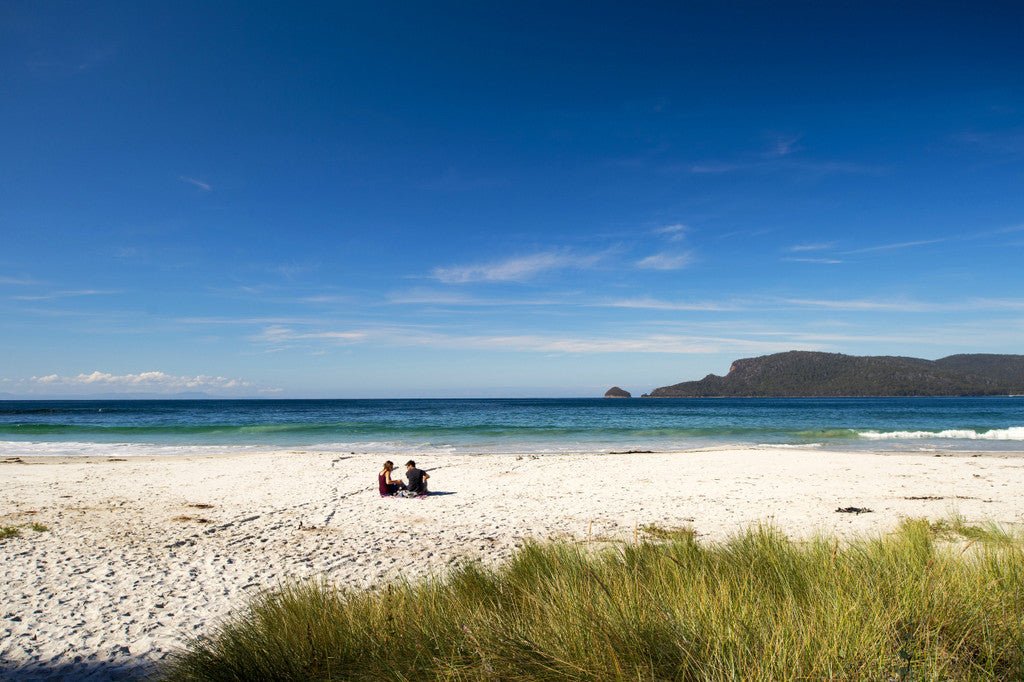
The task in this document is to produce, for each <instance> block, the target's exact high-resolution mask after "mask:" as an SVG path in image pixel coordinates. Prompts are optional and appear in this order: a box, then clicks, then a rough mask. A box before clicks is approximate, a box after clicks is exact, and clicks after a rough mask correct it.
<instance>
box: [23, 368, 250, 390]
mask: <svg viewBox="0 0 1024 682" xmlns="http://www.w3.org/2000/svg"><path fill="white" fill-rule="evenodd" d="M24 383H27V384H28V385H30V386H34V387H43V388H49V389H81V388H96V387H102V388H108V389H122V390H123V389H134V390H146V391H153V392H157V393H171V392H176V391H183V390H188V391H208V390H213V391H232V390H238V389H256V388H258V387H257V385H256V384H254V383H252V382H250V381H245V380H243V379H233V378H229V377H223V376H210V375H205V374H199V375H196V376H178V375H174V374H168V373H166V372H161V371H157V370H154V371H148V372H139V373H138V374H112V373H110V372H100V371H94V372H92V373H90V374H85V373H82V374H78V375H75V376H62V375H59V374H47V375H44V376H33V377H31V378H30V379H27V380H26V381H25V382H24Z"/></svg>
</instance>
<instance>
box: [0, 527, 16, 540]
mask: <svg viewBox="0 0 1024 682" xmlns="http://www.w3.org/2000/svg"><path fill="white" fill-rule="evenodd" d="M19 537H21V531H20V530H19V529H18V527H17V526H0V540H6V539H7V538H19Z"/></svg>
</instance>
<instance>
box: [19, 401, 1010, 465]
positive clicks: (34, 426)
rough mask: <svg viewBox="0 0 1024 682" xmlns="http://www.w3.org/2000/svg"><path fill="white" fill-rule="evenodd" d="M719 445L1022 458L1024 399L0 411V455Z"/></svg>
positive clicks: (270, 404)
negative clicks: (970, 452) (1002, 454)
mask: <svg viewBox="0 0 1024 682" xmlns="http://www.w3.org/2000/svg"><path fill="white" fill-rule="evenodd" d="M728 445H739V446H751V445H759V446H767V447H769V448H808V449H813V448H830V449H836V448H839V449H853V450H856V449H871V450H887V451H943V450H979V451H980V450H985V451H993V450H994V451H1004V452H1024V397H984V398H775V399H769V398H740V399H731V398H715V399H711V398H709V399H636V398H633V399H618V400H610V399H602V398H596V399H589V398H571V399H461V400H454V399H431V400H426V399H402V400H95V401H93V400H66V401H64V400H53V401H50V400H47V401H0V457H10V456H39V455H118V456H131V455H165V454H189V453H191V454H199V453H207V452H210V453H212V452H258V451H264V450H281V449H293V450H323V451H331V452H359V453H363V452H372V453H381V454H387V453H396V454H399V455H404V454H409V455H414V454H425V455H439V454H444V453H458V454H473V453H536V454H557V453H571V452H622V451H630V450H652V451H669V450H679V449H694V448H703V447H718V446H728Z"/></svg>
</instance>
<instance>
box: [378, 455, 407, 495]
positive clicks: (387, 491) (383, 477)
mask: <svg viewBox="0 0 1024 682" xmlns="http://www.w3.org/2000/svg"><path fill="white" fill-rule="evenodd" d="M394 468H395V463H394V462H392V461H391V460H390V459H389V460H388V461H386V462H384V468H383V469H381V470H380V473H379V474H377V487H378V488H379V489H380V494H381V496H385V497H386V496H388V495H394V494H395V493H397V492H398V491H399V490H405V484H404V483H402V482H401V481H395V480H392V478H391V472H392V470H394Z"/></svg>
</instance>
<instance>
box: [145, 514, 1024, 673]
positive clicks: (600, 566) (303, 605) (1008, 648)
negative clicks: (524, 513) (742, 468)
mask: <svg viewBox="0 0 1024 682" xmlns="http://www.w3.org/2000/svg"><path fill="white" fill-rule="evenodd" d="M947 531H948V529H947V528H935V527H933V526H932V525H930V524H929V523H928V522H927V521H907V522H905V523H904V524H903V525H902V526H901V527H900V528H899V529H898V530H897V531H896V532H894V533H892V534H890V535H887V536H884V537H879V538H867V539H862V540H858V541H854V542H842V543H841V542H838V541H836V540H832V539H819V540H815V541H811V542H800V543H797V542H793V541H790V540H788V539H787V538H786V537H784V536H783V535H781V534H780V533H779V532H777V531H776V530H773V529H771V528H765V527H761V528H756V529H752V530H750V531H748V532H747V533H745V534H742V535H739V536H736V537H734V538H733V539H731V540H730V541H728V542H727V543H723V544H720V545H702V544H700V543H698V542H697V541H696V540H695V538H694V535H693V534H692V533H687V532H680V531H678V530H676V531H671V532H666V533H664V534H659V533H658V532H657V531H656V530H654V529H648V530H647V535H648V536H650V537H658V536H659V535H660V536H662V538H661V539H659V540H658V541H656V542H655V541H650V540H648V541H642V542H639V543H636V544H627V545H623V546H620V547H617V548H614V549H605V550H602V551H598V552H593V551H588V550H587V549H586V548H585V547H580V546H578V545H573V544H569V543H555V544H543V545H542V544H532V545H528V546H526V547H525V548H523V549H522V550H521V551H519V552H518V553H517V554H516V556H515V557H514V558H513V559H512V560H511V561H510V562H509V563H507V564H505V565H503V566H501V567H499V568H496V569H493V570H490V569H485V568H482V567H480V566H478V565H472V564H471V565H466V566H463V567H461V568H459V569H457V570H455V571H454V572H452V573H450V574H449V575H448V576H447V577H446V578H445V579H443V580H435V581H426V582H421V583H417V584H408V583H398V584H394V585H386V586H382V589H379V590H376V591H373V592H358V591H341V590H337V589H334V588H332V587H330V586H328V585H326V584H301V585H295V586H292V587H288V588H286V589H283V590H280V591H277V592H273V593H267V594H265V595H263V596H262V597H260V598H258V599H257V600H256V601H255V602H254V603H253V604H252V605H251V607H250V608H249V610H248V611H246V612H245V613H243V614H242V615H240V616H238V617H236V618H235V619H233V620H231V621H229V622H227V623H225V624H224V625H222V626H221V627H220V628H219V629H218V630H217V631H216V632H213V633H210V635H211V636H210V637H209V638H201V639H199V640H197V641H195V642H194V643H193V644H192V646H191V647H189V649H188V650H187V651H184V652H182V653H181V654H179V655H177V656H176V657H174V658H173V660H172V662H171V663H170V665H169V666H168V667H167V668H166V669H165V670H164V671H163V673H164V679H166V680H169V681H184V680H248V679H267V680H271V679H272V680H420V679H436V680H580V681H583V680H796V679H800V680H808V679H811V680H820V679H834V680H974V679H992V680H1020V679H1024V547H1022V544H1021V542H1020V541H1019V538H1013V537H1012V536H1010V535H1009V534H1004V535H1003V536H1000V537H999V538H998V541H989V540H990V538H987V537H984V538H972V539H971V540H969V541H965V540H958V542H957V543H954V544H950V543H948V542H945V541H942V540H940V539H939V536H940V535H941V534H943V533H946V532H947ZM960 537H963V535H962V534H961V535H960ZM1006 538H1011V539H1012V541H1007V540H1006Z"/></svg>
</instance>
